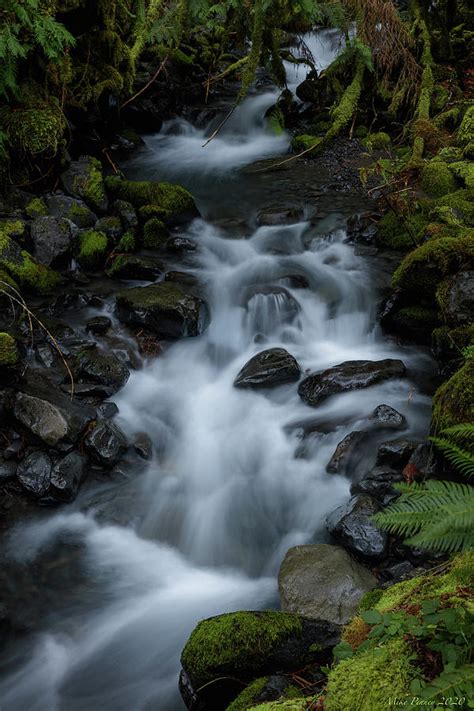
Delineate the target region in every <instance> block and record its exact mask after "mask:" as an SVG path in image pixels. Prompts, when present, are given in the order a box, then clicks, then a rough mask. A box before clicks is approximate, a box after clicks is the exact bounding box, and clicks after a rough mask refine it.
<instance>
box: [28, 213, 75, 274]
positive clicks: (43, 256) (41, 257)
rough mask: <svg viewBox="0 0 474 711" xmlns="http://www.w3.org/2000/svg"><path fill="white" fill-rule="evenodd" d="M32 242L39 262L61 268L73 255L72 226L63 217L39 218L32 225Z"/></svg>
mask: <svg viewBox="0 0 474 711" xmlns="http://www.w3.org/2000/svg"><path fill="white" fill-rule="evenodd" d="M31 241H32V242H33V254H34V256H35V257H36V259H37V260H38V262H40V263H41V264H46V265H47V266H54V267H57V266H61V264H64V263H65V262H66V261H67V258H68V256H69V255H70V253H71V248H72V234H71V225H70V223H69V222H68V220H65V219H63V218H61V217H52V216H51V215H49V216H46V217H37V218H36V219H35V220H33V222H32V223H31Z"/></svg>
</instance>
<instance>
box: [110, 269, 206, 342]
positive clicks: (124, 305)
mask: <svg viewBox="0 0 474 711" xmlns="http://www.w3.org/2000/svg"><path fill="white" fill-rule="evenodd" d="M116 303H117V314H118V317H119V319H120V320H121V321H122V322H123V323H126V324H127V325H129V326H138V327H140V328H145V329H147V330H149V331H152V332H153V333H155V334H156V335H157V336H158V337H159V338H181V337H182V336H197V335H199V334H200V333H201V332H202V331H203V330H204V328H205V326H206V325H207V306H206V304H205V302H204V301H203V300H202V299H200V298H199V297H197V296H194V295H193V294H191V293H188V292H187V291H185V290H184V289H183V288H181V287H180V286H178V285H177V284H172V283H170V282H160V283H159V284H152V285H151V286H144V287H137V288H134V289H126V290H125V291H122V292H120V293H119V294H118V295H117V300H116Z"/></svg>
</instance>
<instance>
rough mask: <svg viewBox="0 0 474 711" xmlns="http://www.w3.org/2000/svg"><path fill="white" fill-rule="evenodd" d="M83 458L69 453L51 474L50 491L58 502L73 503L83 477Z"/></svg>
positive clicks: (76, 453)
mask: <svg viewBox="0 0 474 711" xmlns="http://www.w3.org/2000/svg"><path fill="white" fill-rule="evenodd" d="M84 464H85V461H84V457H82V456H81V455H80V454H79V453H78V452H70V453H69V454H67V455H66V456H65V457H64V459H61V461H60V462H58V463H57V464H56V465H55V466H54V467H53V471H52V472H51V479H50V491H49V493H50V494H51V495H52V496H53V498H55V499H57V500H58V501H64V502H69V501H73V500H74V499H75V498H76V496H77V492H78V491H79V487H80V486H81V483H82V481H83V479H84V476H85V470H84Z"/></svg>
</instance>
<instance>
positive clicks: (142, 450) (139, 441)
mask: <svg viewBox="0 0 474 711" xmlns="http://www.w3.org/2000/svg"><path fill="white" fill-rule="evenodd" d="M133 449H134V450H135V452H136V453H137V454H138V456H139V457H141V458H142V459H151V458H152V456H153V442H152V441H151V439H150V437H149V436H148V435H147V434H146V432H139V433H138V434H137V435H135V439H134V441H133Z"/></svg>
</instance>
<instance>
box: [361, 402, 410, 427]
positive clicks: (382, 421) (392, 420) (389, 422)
mask: <svg viewBox="0 0 474 711" xmlns="http://www.w3.org/2000/svg"><path fill="white" fill-rule="evenodd" d="M369 419H370V420H371V421H372V422H373V423H374V425H376V426H377V427H381V428H383V429H385V428H387V429H394V430H401V429H404V428H405V427H406V425H407V420H406V417H404V415H402V414H400V413H399V412H398V411H397V410H395V409H394V408H393V407H390V405H379V406H378V407H376V408H375V410H374V411H373V413H372V414H371V415H370V417H369Z"/></svg>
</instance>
